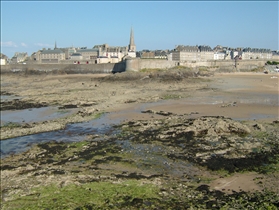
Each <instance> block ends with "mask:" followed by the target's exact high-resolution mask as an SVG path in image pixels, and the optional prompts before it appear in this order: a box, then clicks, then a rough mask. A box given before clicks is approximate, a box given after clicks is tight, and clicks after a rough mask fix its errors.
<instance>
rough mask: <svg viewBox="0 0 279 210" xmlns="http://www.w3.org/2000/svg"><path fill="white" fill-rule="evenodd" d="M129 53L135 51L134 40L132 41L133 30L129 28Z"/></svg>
mask: <svg viewBox="0 0 279 210" xmlns="http://www.w3.org/2000/svg"><path fill="white" fill-rule="evenodd" d="M129 51H132V52H135V51H136V45H135V40H134V30H133V28H131V33H130V44H129Z"/></svg>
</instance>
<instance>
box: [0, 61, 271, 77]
mask: <svg viewBox="0 0 279 210" xmlns="http://www.w3.org/2000/svg"><path fill="white" fill-rule="evenodd" d="M266 62H267V60H238V61H237V62H235V60H212V61H200V62H195V61H188V62H178V61H169V60H160V59H137V58H135V59H127V60H126V62H121V63H103V64H35V63H33V64H28V63H27V64H10V65H3V66H1V72H11V71H12V72H17V71H28V70H29V71H42V72H50V71H60V72H65V73H68V74H71V73H72V74H77V73H82V74H86V73H116V72H123V71H139V70H142V69H169V68H172V67H175V66H185V67H189V68H194V69H195V68H196V69H198V68H200V67H210V68H211V69H212V70H213V71H215V70H222V71H242V70H252V69H255V68H258V67H262V66H264V65H265V63H266Z"/></svg>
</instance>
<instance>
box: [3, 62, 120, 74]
mask: <svg viewBox="0 0 279 210" xmlns="http://www.w3.org/2000/svg"><path fill="white" fill-rule="evenodd" d="M10 71H12V72H21V71H40V72H50V71H61V72H65V73H68V74H71V73H84V74H86V73H115V72H122V71H125V62H121V63H103V64H25V65H24V64H11V65H5V66H1V72H3V73H4V72H10Z"/></svg>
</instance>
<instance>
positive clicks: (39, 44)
mask: <svg viewBox="0 0 279 210" xmlns="http://www.w3.org/2000/svg"><path fill="white" fill-rule="evenodd" d="M34 45H36V46H39V47H53V45H52V44H44V43H35V44H34Z"/></svg>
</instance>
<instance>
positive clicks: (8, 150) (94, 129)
mask: <svg viewBox="0 0 279 210" xmlns="http://www.w3.org/2000/svg"><path fill="white" fill-rule="evenodd" d="M114 122H115V121H114ZM114 122H112V121H111V120H110V119H109V114H104V115H103V116H102V117H101V118H98V119H95V120H91V121H88V122H83V123H75V124H69V125H67V126H66V128H65V129H63V130H58V131H51V132H44V133H39V134H33V135H28V136H21V137H16V138H11V139H7V140H2V141H0V145H1V158H4V157H6V156H8V155H11V154H16V153H20V152H24V151H27V150H28V149H29V148H30V147H31V146H32V145H33V144H38V143H44V142H48V141H57V142H61V141H63V142H75V141H82V140H85V139H86V137H87V135H103V134H109V135H112V134H113V133H114V132H115V131H114V129H112V126H113V123H114Z"/></svg>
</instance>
